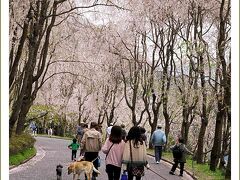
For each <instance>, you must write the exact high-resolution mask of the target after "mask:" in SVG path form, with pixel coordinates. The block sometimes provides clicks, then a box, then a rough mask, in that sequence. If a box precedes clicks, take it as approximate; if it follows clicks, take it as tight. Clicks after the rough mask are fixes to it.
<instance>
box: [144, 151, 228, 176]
mask: <svg viewBox="0 0 240 180" xmlns="http://www.w3.org/2000/svg"><path fill="white" fill-rule="evenodd" d="M147 151H148V153H149V154H151V155H153V154H154V151H153V150H152V149H148V150H147ZM162 158H163V159H166V160H168V161H170V162H173V157H172V153H170V152H163V155H162ZM191 158H192V157H191V156H187V162H186V164H185V169H186V170H188V171H189V172H192V174H194V176H195V177H197V179H199V180H224V179H225V177H224V173H223V171H221V170H219V169H217V170H216V172H213V171H210V170H209V165H208V164H197V163H196V161H192V159H191Z"/></svg>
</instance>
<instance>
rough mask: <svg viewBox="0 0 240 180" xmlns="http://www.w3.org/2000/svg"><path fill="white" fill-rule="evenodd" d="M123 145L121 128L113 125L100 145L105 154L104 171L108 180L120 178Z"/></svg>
mask: <svg viewBox="0 0 240 180" xmlns="http://www.w3.org/2000/svg"><path fill="white" fill-rule="evenodd" d="M124 145H125V142H124V141H123V140H122V128H121V127H120V126H113V127H112V129H111V134H110V136H109V138H107V140H106V142H105V144H104V145H103V147H102V152H103V153H104V154H106V158H105V163H106V172H107V174H108V179H109V180H119V178H120V174H121V166H122V156H123V150H124Z"/></svg>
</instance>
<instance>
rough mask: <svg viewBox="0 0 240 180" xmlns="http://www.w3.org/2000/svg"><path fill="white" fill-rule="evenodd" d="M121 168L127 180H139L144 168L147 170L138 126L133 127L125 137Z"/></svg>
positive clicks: (143, 146)
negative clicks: (125, 173)
mask: <svg viewBox="0 0 240 180" xmlns="http://www.w3.org/2000/svg"><path fill="white" fill-rule="evenodd" d="M122 164H123V165H122V166H123V167H122V168H123V170H124V172H125V171H127V173H128V180H133V177H136V180H140V179H141V177H142V176H144V166H146V167H147V168H149V164H148V162H147V151H146V145H145V143H144V141H143V140H142V138H141V131H140V128H139V127H138V126H133V127H132V128H131V129H130V130H129V132H128V135H127V137H126V143H125V146H124V151H123V160H122Z"/></svg>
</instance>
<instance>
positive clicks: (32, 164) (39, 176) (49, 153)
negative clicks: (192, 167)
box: [9, 137, 192, 180]
mask: <svg viewBox="0 0 240 180" xmlns="http://www.w3.org/2000/svg"><path fill="white" fill-rule="evenodd" d="M36 140H37V141H36V148H37V152H38V153H37V155H36V156H35V157H34V158H32V159H31V160H29V161H28V162H26V163H25V164H23V165H20V166H18V167H15V168H13V169H11V170H10V171H9V174H10V176H9V177H10V180H56V165H57V164H59V163H60V164H62V165H63V176H62V179H63V180H71V179H72V175H68V174H67V167H68V165H69V164H70V163H71V150H69V149H68V148H67V146H68V145H69V144H70V143H71V141H70V140H63V139H56V138H47V137H36ZM78 154H79V152H78ZM100 156H101V167H100V169H99V170H100V172H101V173H102V174H101V175H99V177H98V180H107V179H108V178H107V174H106V173H105V164H104V157H105V155H104V154H102V153H100ZM148 161H149V163H150V166H151V169H152V170H154V171H156V172H157V173H158V174H160V175H161V176H163V177H164V178H165V179H169V180H179V179H186V180H190V179H192V178H191V177H190V176H188V175H187V174H184V177H179V176H177V175H175V176H173V175H169V174H168V172H169V170H170V168H171V165H169V164H168V163H165V162H163V161H161V163H160V164H155V163H154V159H153V158H152V157H149V159H148ZM178 173H179V172H178V171H177V172H176V174H178ZM80 179H84V178H83V176H82V175H81V176H80ZM142 179H143V180H161V178H160V177H159V176H157V175H156V174H154V173H153V172H151V171H150V170H146V171H145V176H144V177H143V178H142Z"/></svg>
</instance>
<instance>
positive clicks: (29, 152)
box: [9, 148, 37, 166]
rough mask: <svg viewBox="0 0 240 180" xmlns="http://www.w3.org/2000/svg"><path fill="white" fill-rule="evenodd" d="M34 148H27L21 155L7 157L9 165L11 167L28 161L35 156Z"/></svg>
mask: <svg viewBox="0 0 240 180" xmlns="http://www.w3.org/2000/svg"><path fill="white" fill-rule="evenodd" d="M36 152H37V151H36V149H35V148H29V149H26V150H24V151H22V152H21V153H17V154H15V155H10V157H9V164H10V166H11V165H19V164H21V163H23V162H25V161H26V160H27V159H30V158H31V157H33V156H35V154H36Z"/></svg>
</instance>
